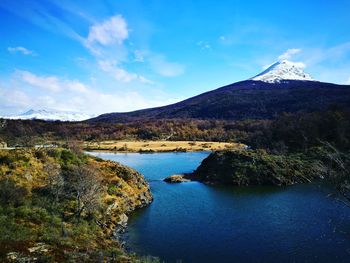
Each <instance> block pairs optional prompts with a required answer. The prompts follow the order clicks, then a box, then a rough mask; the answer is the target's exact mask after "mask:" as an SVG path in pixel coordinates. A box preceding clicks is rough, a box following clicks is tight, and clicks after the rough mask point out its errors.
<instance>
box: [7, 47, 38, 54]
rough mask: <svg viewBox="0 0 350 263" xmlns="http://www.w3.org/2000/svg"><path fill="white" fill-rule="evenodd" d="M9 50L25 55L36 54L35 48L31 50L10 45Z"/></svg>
mask: <svg viewBox="0 0 350 263" xmlns="http://www.w3.org/2000/svg"><path fill="white" fill-rule="evenodd" d="M7 51H8V52H10V53H12V54H15V53H22V54H23V55H31V56H36V53H35V52H34V51H33V50H29V49H27V48H25V47H20V46H19V47H8V48H7Z"/></svg>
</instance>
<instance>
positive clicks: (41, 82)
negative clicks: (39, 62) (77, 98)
mask: <svg viewBox="0 0 350 263" xmlns="http://www.w3.org/2000/svg"><path fill="white" fill-rule="evenodd" d="M16 75H17V76H19V80H20V81H22V82H24V83H26V84H29V85H30V86H32V87H34V88H41V89H43V90H45V91H48V92H54V93H57V92H60V91H67V90H69V91H73V92H77V93H86V92H88V87H87V86H86V85H84V84H83V83H81V82H79V81H77V80H64V79H60V78H58V77H56V76H38V75H36V74H33V73H31V72H29V71H22V70H17V71H16Z"/></svg>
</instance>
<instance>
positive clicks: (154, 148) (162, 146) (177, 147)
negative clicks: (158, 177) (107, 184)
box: [84, 141, 244, 152]
mask: <svg viewBox="0 0 350 263" xmlns="http://www.w3.org/2000/svg"><path fill="white" fill-rule="evenodd" d="M243 147H244V145H243V144H240V143H229V142H194V141H102V142H93V143H88V142H85V143H84V148H85V149H86V150H92V151H117V152H175V151H179V152H180V151H218V150H226V149H240V148H243Z"/></svg>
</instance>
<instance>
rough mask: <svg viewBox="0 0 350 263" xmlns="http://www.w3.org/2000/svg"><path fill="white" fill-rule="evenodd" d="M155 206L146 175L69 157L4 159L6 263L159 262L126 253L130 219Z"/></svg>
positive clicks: (25, 153)
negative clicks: (123, 233) (124, 233)
mask: <svg viewBox="0 0 350 263" xmlns="http://www.w3.org/2000/svg"><path fill="white" fill-rule="evenodd" d="M151 201H152V196H151V193H150V191H149V186H148V184H147V183H146V181H145V180H144V178H143V177H142V175H140V174H139V173H137V172H136V171H134V170H132V169H130V168H127V167H124V166H122V165H120V164H117V163H114V162H110V161H103V160H101V159H97V158H93V157H90V156H87V155H84V154H81V153H79V152H74V151H72V150H66V149H51V150H34V149H32V150H11V151H5V150H4V151H0V261H6V260H7V261H16V262H17V261H26V262H27V261H28V262H29V261H34V259H35V258H36V260H37V261H39V262H62V261H64V262H103V261H108V262H151V261H152V259H150V258H148V259H145V260H143V259H139V258H136V257H135V256H133V255H128V254H126V253H125V252H124V251H123V248H122V243H121V242H120V241H119V239H118V237H119V234H118V232H120V231H122V229H123V227H124V226H125V223H126V222H125V221H126V219H127V216H126V214H128V213H129V212H131V211H133V210H134V209H136V208H139V207H143V206H146V205H147V204H149V203H150V202H151Z"/></svg>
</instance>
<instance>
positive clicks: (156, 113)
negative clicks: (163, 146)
mask: <svg viewBox="0 0 350 263" xmlns="http://www.w3.org/2000/svg"><path fill="white" fill-rule="evenodd" d="M334 104H336V105H341V106H345V107H349V105H350V86H348V85H336V84H330V83H322V82H317V81H301V80H280V81H278V82H265V81H255V80H247V81H242V82H237V83H234V84H231V85H228V86H224V87H221V88H219V89H216V90H213V91H209V92H206V93H203V94H201V95H198V96H196V97H193V98H189V99H187V100H184V101H181V102H179V103H175V104H172V105H168V106H164V107H158V108H152V109H145V110H139V111H134V112H128V113H109V114H103V115H100V116H98V117H96V118H93V119H90V120H89V122H90V123H91V122H107V123H126V122H132V121H138V120H143V121H144V120H156V119H175V118H192V119H215V120H244V119H273V118H275V117H276V116H278V115H279V114H281V113H284V112H287V113H297V112H314V111H322V110H325V109H327V108H329V107H330V106H332V105H334Z"/></svg>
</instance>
